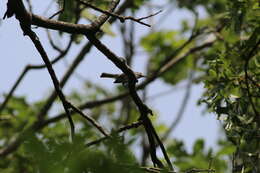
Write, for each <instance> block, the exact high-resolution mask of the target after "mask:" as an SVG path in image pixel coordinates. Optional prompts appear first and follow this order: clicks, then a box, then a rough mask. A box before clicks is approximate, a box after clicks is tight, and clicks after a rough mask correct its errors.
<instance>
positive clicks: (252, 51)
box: [244, 40, 260, 120]
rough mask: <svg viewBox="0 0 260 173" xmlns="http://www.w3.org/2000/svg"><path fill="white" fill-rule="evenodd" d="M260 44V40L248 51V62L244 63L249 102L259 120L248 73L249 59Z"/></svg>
mask: <svg viewBox="0 0 260 173" xmlns="http://www.w3.org/2000/svg"><path fill="white" fill-rule="evenodd" d="M259 44H260V40H258V42H257V43H256V45H255V46H254V47H253V48H252V49H251V51H250V52H249V53H248V55H247V57H246V62H245V65H244V71H245V83H246V88H247V94H248V98H249V102H250V104H251V106H252V108H253V111H254V113H255V119H258V120H259V116H260V114H259V113H258V111H257V109H256V107H255V104H254V102H253V99H252V95H251V92H250V87H249V82H248V78H249V75H248V64H249V61H250V59H251V57H253V55H254V51H255V50H257V48H258V46H259Z"/></svg>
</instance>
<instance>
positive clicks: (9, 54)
mask: <svg viewBox="0 0 260 173" xmlns="http://www.w3.org/2000/svg"><path fill="white" fill-rule="evenodd" d="M6 2H7V0H4V1H0V16H3V15H4V12H5V10H6ZM33 2H34V6H33V7H34V9H33V10H34V11H35V12H36V13H37V14H40V15H42V14H43V13H44V11H45V10H46V7H47V6H48V4H49V2H50V1H49V0H48V1H47V0H46V1H42V0H34V1H33ZM169 8H172V7H169ZM163 10H164V11H165V12H166V11H167V9H163ZM200 11H201V14H202V15H203V10H200ZM51 12H52V10H50V11H49V13H48V14H51ZM147 13H149V11H147V10H146V9H142V10H141V12H140V13H138V14H137V15H140V16H141V17H142V16H145V15H147ZM160 15H163V13H162V14H160ZM160 15H158V16H155V17H154V18H153V19H152V21H153V23H154V25H156V22H158V21H162V19H161V18H160ZM49 16H50V15H49ZM191 17H192V16H191V14H189V13H188V12H187V11H185V10H177V9H175V11H174V12H173V13H172V14H171V15H170V16H169V17H168V18H165V19H164V20H163V21H162V22H160V23H159V24H160V26H158V25H156V30H166V29H178V27H179V24H180V23H179V22H180V19H183V18H189V19H190V20H191V21H192V19H193V18H191ZM0 23H1V24H0V49H1V63H0V101H2V100H3V94H4V93H7V92H8V91H9V90H10V88H11V86H12V85H13V83H14V82H15V81H16V79H17V77H18V75H19V74H20V73H21V72H22V70H23V68H24V67H25V66H26V65H27V64H39V63H42V60H41V57H40V56H39V54H38V52H37V51H36V50H35V48H34V46H33V44H32V43H31V41H30V40H29V38H28V37H24V36H23V33H22V31H21V29H20V28H19V24H18V22H17V21H16V20H15V18H14V17H13V18H10V19H7V20H3V21H1V22H0ZM118 25H120V23H119V22H118V23H117V24H116V26H118ZM116 26H114V27H112V31H113V32H114V33H115V34H116V36H115V37H111V36H106V37H104V38H102V42H103V43H105V44H106V45H108V46H109V48H111V50H113V51H114V52H116V53H117V55H120V56H122V55H123V54H122V46H121V43H120V35H119V32H118V31H117V29H116ZM136 28H137V30H138V32H137V33H138V34H137V36H136V38H141V37H142V36H143V35H144V34H145V33H147V32H150V31H151V29H150V28H146V27H144V26H142V25H137V26H136ZM34 31H35V32H36V33H37V34H38V36H39V38H40V40H41V42H42V44H43V45H44V48H45V50H46V52H47V53H48V56H49V57H50V59H52V58H53V57H55V55H57V53H56V52H55V51H54V50H53V49H52V48H51V47H50V46H49V42H48V40H47V36H46V32H45V30H44V29H42V28H36V29H34ZM55 34H56V35H57V33H54V35H55ZM56 41H57V40H56ZM57 43H58V44H59V45H60V46H62V47H65V45H66V44H67V39H66V38H65V39H63V40H61V41H57ZM85 43H86V40H84V41H83V42H82V43H81V44H79V45H73V47H72V51H71V52H70V53H69V54H68V56H66V61H67V62H68V63H70V62H71V60H72V59H73V58H74V57H75V56H76V55H77V53H78V51H79V50H80V48H81V47H82V46H83V45H84V44H85ZM136 44H139V40H138V39H137V40H136ZM145 58H147V55H146V54H141V55H140V56H138V58H137V60H136V61H135V62H134V70H135V71H142V70H143V67H144V65H145V64H144V60H145ZM67 68H68V66H67V65H66V63H64V62H63V61H61V62H59V63H57V64H55V65H54V69H55V72H56V74H57V75H58V77H59V78H61V76H62V75H63V73H64V72H65V71H66V69H67ZM76 72H77V73H78V74H80V75H81V76H83V77H84V78H85V79H88V80H91V81H93V82H94V83H97V84H100V85H102V86H105V87H108V88H110V89H111V88H113V87H114V86H111V85H112V81H110V80H100V78H99V76H100V74H101V73H102V72H112V73H114V72H120V71H119V70H118V69H116V67H115V66H114V65H113V64H112V63H111V62H110V61H109V60H107V59H106V58H105V57H104V56H103V55H102V54H101V53H99V52H98V51H97V50H96V49H92V50H91V53H90V54H88V55H87V57H86V58H85V61H84V62H83V63H82V64H81V65H80V66H79V68H78V69H77V70H76ZM184 85H185V82H182V83H181V84H179V85H178V86H177V87H175V89H174V88H173V87H172V86H169V85H167V84H165V83H163V82H162V81H161V80H157V81H156V82H153V83H152V84H150V85H149V87H148V98H152V99H148V100H147V105H148V106H149V107H152V108H153V109H154V110H155V111H156V112H158V115H159V117H158V119H159V121H160V122H162V123H165V124H167V125H170V124H171V122H172V121H173V120H174V119H175V116H176V114H177V112H178V109H179V107H180V103H181V102H182V99H183V96H184V94H185V89H182V87H183V86H184ZM82 87H83V86H82V84H81V81H80V80H79V79H77V78H72V79H70V80H69V82H68V84H67V85H66V86H65V88H64V92H65V94H68V93H69V92H70V91H71V90H75V89H82ZM172 88H173V89H172ZM52 89H53V85H52V81H51V79H50V76H49V74H48V73H47V70H37V71H31V72H29V74H28V75H27V76H26V78H25V80H23V82H22V83H21V85H20V86H19V87H18V89H17V90H16V92H15V95H19V96H26V97H27V99H28V100H29V101H30V102H33V101H37V100H40V99H42V98H45V97H46V96H48V94H49V93H50V91H52ZM169 90H172V92H170V93H167V94H162V93H163V92H165V91H169ZM202 93H203V85H202V84H200V85H195V86H193V87H192V91H191V97H190V100H189V102H188V106H187V108H186V110H185V113H184V116H183V118H182V120H181V122H180V124H179V125H178V127H177V128H176V130H175V131H173V133H172V134H171V136H172V137H174V138H177V139H181V140H184V142H185V143H186V146H187V148H188V150H191V147H192V144H193V143H194V141H195V140H196V139H198V138H204V139H206V146H207V147H215V146H216V140H217V139H218V138H219V137H220V136H221V133H220V130H219V129H220V128H219V122H218V121H217V120H216V116H214V115H212V114H210V115H209V113H203V112H204V110H205V107H203V106H197V100H198V99H199V98H200V96H201V94H202ZM158 94H159V95H160V96H159V97H156V98H154V97H152V96H154V95H158Z"/></svg>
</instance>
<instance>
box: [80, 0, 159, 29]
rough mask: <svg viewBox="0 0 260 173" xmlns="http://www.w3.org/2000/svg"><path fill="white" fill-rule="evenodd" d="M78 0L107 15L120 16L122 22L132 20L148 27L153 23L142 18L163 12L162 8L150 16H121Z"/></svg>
mask: <svg viewBox="0 0 260 173" xmlns="http://www.w3.org/2000/svg"><path fill="white" fill-rule="evenodd" d="M78 2H80V3H81V4H83V5H85V6H88V7H90V8H92V9H94V10H96V11H99V12H101V13H104V14H106V15H109V16H112V17H115V18H118V19H119V20H120V22H122V23H124V22H125V21H126V20H132V21H135V22H137V23H140V24H142V25H145V26H148V27H151V25H149V24H147V23H144V22H142V20H144V19H147V18H150V17H152V16H155V15H157V14H159V13H161V12H162V10H160V11H158V12H156V13H154V14H151V15H149V16H145V17H140V18H134V17H132V16H121V15H118V14H116V13H112V12H109V11H106V10H102V9H100V8H98V7H95V6H93V5H91V4H90V3H87V2H84V1H81V0H78Z"/></svg>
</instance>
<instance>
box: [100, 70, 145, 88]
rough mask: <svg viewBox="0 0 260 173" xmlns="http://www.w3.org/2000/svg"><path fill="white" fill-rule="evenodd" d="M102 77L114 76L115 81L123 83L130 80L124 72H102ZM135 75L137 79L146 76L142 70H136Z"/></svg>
mask: <svg viewBox="0 0 260 173" xmlns="http://www.w3.org/2000/svg"><path fill="white" fill-rule="evenodd" d="M100 77H102V78H113V79H115V81H114V83H122V84H123V85H125V84H127V82H128V76H127V75H126V74H124V73H122V74H110V73H102V74H101V75H100ZM135 77H136V79H139V78H142V77H145V75H143V74H142V73H140V72H135Z"/></svg>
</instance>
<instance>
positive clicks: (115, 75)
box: [100, 73, 118, 78]
mask: <svg viewBox="0 0 260 173" xmlns="http://www.w3.org/2000/svg"><path fill="white" fill-rule="evenodd" d="M100 77H103V78H117V77H118V75H117V74H110V73H102V74H101V75H100Z"/></svg>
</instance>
